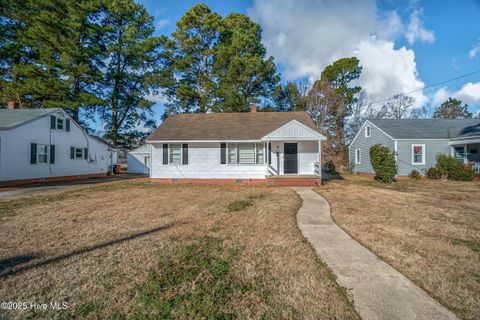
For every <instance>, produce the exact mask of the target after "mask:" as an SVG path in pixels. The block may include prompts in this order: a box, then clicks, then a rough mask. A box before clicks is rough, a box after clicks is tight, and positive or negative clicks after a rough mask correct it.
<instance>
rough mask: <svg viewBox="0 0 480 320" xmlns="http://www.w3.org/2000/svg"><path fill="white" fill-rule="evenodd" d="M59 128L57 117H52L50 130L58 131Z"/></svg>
mask: <svg viewBox="0 0 480 320" xmlns="http://www.w3.org/2000/svg"><path fill="white" fill-rule="evenodd" d="M56 128H57V117H55V116H50V129H54V130H55V129H56Z"/></svg>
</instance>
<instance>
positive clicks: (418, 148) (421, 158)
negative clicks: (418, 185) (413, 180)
mask: <svg viewBox="0 0 480 320" xmlns="http://www.w3.org/2000/svg"><path fill="white" fill-rule="evenodd" d="M412 164H416V165H424V164H425V145H424V144H412Z"/></svg>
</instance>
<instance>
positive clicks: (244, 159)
mask: <svg viewBox="0 0 480 320" xmlns="http://www.w3.org/2000/svg"><path fill="white" fill-rule="evenodd" d="M237 159H238V160H237V161H238V163H239V164H255V144H254V143H239V144H237Z"/></svg>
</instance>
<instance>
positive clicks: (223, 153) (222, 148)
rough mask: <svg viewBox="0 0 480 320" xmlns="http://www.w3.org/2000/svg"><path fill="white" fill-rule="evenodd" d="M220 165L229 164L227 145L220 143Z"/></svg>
mask: <svg viewBox="0 0 480 320" xmlns="http://www.w3.org/2000/svg"><path fill="white" fill-rule="evenodd" d="M220 164H227V144H226V143H220Z"/></svg>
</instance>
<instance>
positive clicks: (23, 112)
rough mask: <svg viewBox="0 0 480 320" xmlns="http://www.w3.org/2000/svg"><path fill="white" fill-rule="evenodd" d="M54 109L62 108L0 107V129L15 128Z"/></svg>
mask: <svg viewBox="0 0 480 320" xmlns="http://www.w3.org/2000/svg"><path fill="white" fill-rule="evenodd" d="M55 111H62V109H58V108H51V109H13V110H10V109H0V129H11V128H15V127H17V126H19V125H22V124H24V123H27V122H30V121H33V120H35V119H37V118H40V117H43V116H45V115H47V114H49V113H52V112H55ZM62 112H63V111H62Z"/></svg>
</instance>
